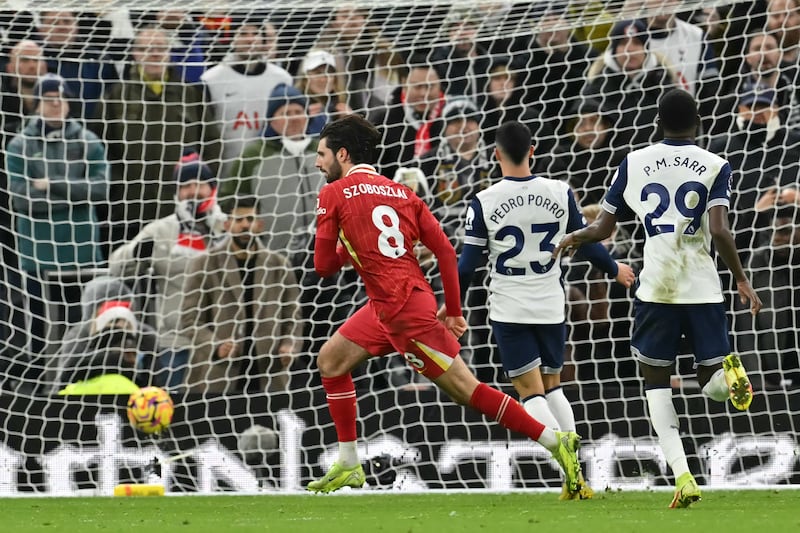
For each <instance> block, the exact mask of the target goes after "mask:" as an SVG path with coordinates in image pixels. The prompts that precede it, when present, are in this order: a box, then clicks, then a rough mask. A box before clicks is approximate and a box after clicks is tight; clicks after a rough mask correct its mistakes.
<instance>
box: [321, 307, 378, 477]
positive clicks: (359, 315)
mask: <svg viewBox="0 0 800 533" xmlns="http://www.w3.org/2000/svg"><path fill="white" fill-rule="evenodd" d="M390 349H391V345H390V344H389V343H388V341H387V339H386V334H385V332H384V331H383V329H382V327H381V326H380V323H379V322H378V321H377V319H376V318H375V317H374V313H373V312H372V309H371V307H370V305H369V304H367V305H365V306H364V307H362V308H361V309H359V310H358V311H357V312H356V313H355V314H354V315H353V316H352V317H350V318H349V319H348V320H347V322H345V323H344V324H343V325H342V327H341V328H339V330H338V331H337V332H336V333H334V334H333V336H332V337H331V338H330V339H329V340H328V341H327V342H326V343H325V344H324V345H323V346H322V348H321V349H320V352H319V355H318V356H317V367H318V368H319V371H320V375H321V376H322V387H323V388H324V389H325V397H326V400H327V402H328V410H329V412H330V414H331V418H332V419H333V424H334V426H335V428H336V437H337V440H338V442H339V458H338V459H337V460H336V462H334V463H333V466H331V468H330V470H328V472H327V473H326V474H325V475H324V476H322V477H321V478H319V479H317V480H316V481H312V482H311V483H309V484H308V487H307V488H308V490H311V491H315V492H332V491H334V490H338V489H340V488H342V487H354V488H357V487H361V486H363V485H364V482H365V476H364V470H363V468H362V466H361V462H360V461H359V458H358V452H357V438H358V435H357V432H356V418H357V415H358V412H357V403H356V390H355V386H354V385H353V378H352V376H351V374H350V373H351V372H352V370H353V369H354V368H355V367H357V366H358V365H359V364H361V363H362V362H363V361H365V360H366V359H367V358H369V357H371V356H373V355H378V354H382V353H385V352H386V351H387V350H390Z"/></svg>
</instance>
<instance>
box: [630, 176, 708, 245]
mask: <svg viewBox="0 0 800 533" xmlns="http://www.w3.org/2000/svg"><path fill="white" fill-rule="evenodd" d="M691 192H694V193H695V194H697V196H698V199H697V203H696V204H695V205H694V206H691V207H690V206H689V202H688V198H687V197H688V196H689V193H691ZM651 194H653V195H655V196H657V197H658V205H657V206H656V207H655V209H653V210H652V211H651V212H649V213H647V215H645V217H644V227H645V230H646V231H647V235H648V236H649V237H652V236H653V235H659V234H662V233H672V232H674V231H675V225H674V224H656V223H655V221H656V220H657V219H659V218H661V216H662V215H663V214H664V212H665V211H666V210H667V209H668V208H669V205H670V203H672V202H673V200H672V198H670V194H669V191H668V190H667V188H666V187H664V186H663V185H661V184H660V183H648V184H647V185H645V186H644V188H642V196H641V200H642V202H645V201H647V198H648V197H649V196H650V195H651ZM706 198H708V189H706V186H705V185H703V184H702V183H700V182H697V181H687V182H686V183H683V184H682V185H681V186H680V187H678V190H676V191H675V199H674V203H675V209H677V210H678V212H679V213H680V214H681V215H683V216H685V217H686V218H689V219H690V221H689V225H688V226H687V227H686V229H685V230H684V231H683V233H684V234H685V235H694V234H695V233H697V230H698V229H700V222H701V220H702V216H703V213H705V212H706Z"/></svg>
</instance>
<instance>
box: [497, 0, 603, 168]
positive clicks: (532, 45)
mask: <svg viewBox="0 0 800 533" xmlns="http://www.w3.org/2000/svg"><path fill="white" fill-rule="evenodd" d="M537 22H538V23H539V27H540V28H541V29H540V31H539V32H537V33H536V34H535V35H532V36H529V35H524V36H521V37H518V38H516V39H515V40H514V42H512V45H511V46H512V54H513V61H512V63H511V70H512V71H516V72H519V73H520V78H521V79H520V80H519V81H520V85H521V86H522V87H524V88H525V95H524V96H523V99H522V101H523V102H524V104H525V105H527V106H528V107H529V108H536V109H538V110H539V112H540V114H541V116H542V119H543V120H544V121H554V125H553V126H552V129H553V130H555V131H556V132H558V133H564V132H565V131H566V125H565V124H564V120H565V117H567V116H568V115H569V114H570V111H571V110H570V106H571V105H572V104H571V103H570V102H572V101H573V100H574V99H575V98H577V97H578V96H579V95H580V94H581V90H582V88H583V85H584V80H585V77H586V73H587V71H588V70H589V67H590V65H591V63H592V61H593V59H594V58H595V57H596V56H597V53H596V52H595V51H594V50H593V49H592V48H590V47H588V46H587V45H586V44H585V41H578V40H576V39H574V37H573V35H572V32H571V31H570V30H569V29H568V25H567V20H566V18H565V13H564V11H563V7H561V8H559V7H554V8H552V9H551V10H550V11H548V12H546V13H545V14H544V15H543V16H542V17H541V18H540V19H538V20H537ZM529 126H530V125H529ZM531 131H532V132H534V136H536V131H535V130H534V129H533V128H531ZM537 152H538V153H540V154H542V155H544V152H542V151H540V150H538V147H537ZM537 159H539V158H538V157H537Z"/></svg>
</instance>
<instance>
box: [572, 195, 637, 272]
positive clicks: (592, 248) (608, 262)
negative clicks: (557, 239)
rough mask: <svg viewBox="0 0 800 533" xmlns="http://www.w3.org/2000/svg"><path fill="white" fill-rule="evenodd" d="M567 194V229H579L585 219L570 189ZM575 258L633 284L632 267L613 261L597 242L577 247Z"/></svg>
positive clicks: (584, 225)
mask: <svg viewBox="0 0 800 533" xmlns="http://www.w3.org/2000/svg"><path fill="white" fill-rule="evenodd" d="M567 194H568V196H567V207H568V211H569V218H568V219H567V231H568V232H575V231H580V230H582V229H583V228H585V227H586V223H585V220H584V218H583V215H582V214H581V212H580V210H579V209H578V204H577V203H576V202H575V196H574V195H573V194H572V191H569V192H568V193H567ZM615 224H616V222H615ZM612 231H613V226H612ZM575 258H576V259H578V260H587V261H589V262H590V263H591V264H592V265H593V266H594V267H595V268H597V269H599V270H601V271H603V272H605V273H606V274H607V275H609V276H611V277H612V278H614V279H615V280H617V282H618V283H620V284H621V285H624V286H625V287H630V286H631V285H633V281H634V279H635V276H634V274H633V269H631V267H630V266H628V265H626V264H625V263H621V262H619V261H615V260H614V258H613V257H611V254H609V253H608V249H607V248H606V247H605V246H604V245H602V244H600V243H599V242H593V243H587V244H584V245H583V246H581V247H580V248H578V250H577V252H576V253H575Z"/></svg>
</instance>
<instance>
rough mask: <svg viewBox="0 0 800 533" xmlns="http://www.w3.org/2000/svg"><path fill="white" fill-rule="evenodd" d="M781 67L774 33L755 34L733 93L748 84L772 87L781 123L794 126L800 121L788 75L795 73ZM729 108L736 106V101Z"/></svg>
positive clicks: (744, 89)
mask: <svg viewBox="0 0 800 533" xmlns="http://www.w3.org/2000/svg"><path fill="white" fill-rule="evenodd" d="M782 67H783V64H782V63H781V50H780V48H779V47H778V41H777V40H775V37H774V35H772V34H769V33H756V34H755V35H753V36H752V37H751V38H750V42H749V43H748V46H747V53H746V55H745V56H744V63H743V65H742V73H741V80H740V82H739V86H738V88H737V91H736V92H737V93H740V94H741V93H744V92H747V88H748V87H754V86H762V87H769V88H771V89H774V90H775V93H776V97H777V98H778V105H779V107H780V112H781V118H782V119H783V122H784V123H785V124H788V125H789V126H793V125H794V124H797V123H798V122H800V117H798V116H797V115H798V113H800V110H799V109H798V108H797V101H796V95H795V88H794V82H793V81H792V78H790V77H789V76H790V75H796V74H797V73H796V72H794V70H793V69H787V70H788V71H789V72H790V74H789V75H787V74H786V73H784V72H783V68H782ZM722 98H723V99H724V98H725V97H722ZM723 101H724V100H723ZM731 107H735V103H734V105H733V106H731Z"/></svg>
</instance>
